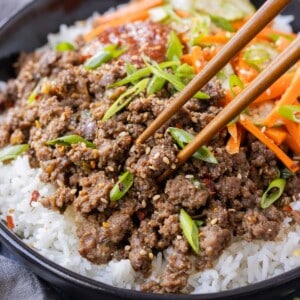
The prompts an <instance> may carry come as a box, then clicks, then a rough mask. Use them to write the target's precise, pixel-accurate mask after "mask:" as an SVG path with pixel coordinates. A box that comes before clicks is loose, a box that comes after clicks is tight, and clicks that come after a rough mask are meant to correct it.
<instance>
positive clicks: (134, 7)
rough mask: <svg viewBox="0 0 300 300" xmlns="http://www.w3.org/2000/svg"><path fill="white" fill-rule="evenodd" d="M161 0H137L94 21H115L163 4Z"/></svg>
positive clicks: (99, 23) (101, 22) (100, 22)
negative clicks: (137, 0)
mask: <svg viewBox="0 0 300 300" xmlns="http://www.w3.org/2000/svg"><path fill="white" fill-rule="evenodd" d="M163 4H164V1H163V0H151V1H149V0H142V1H139V2H134V3H131V4H128V5H126V6H124V7H122V8H120V9H118V10H116V11H114V12H112V13H110V14H106V15H103V16H101V17H99V18H97V20H96V21H95V24H96V25H101V24H104V23H110V22H112V21H116V20H117V19H124V17H127V18H128V17H130V16H134V15H136V14H139V13H140V12H142V11H147V10H149V9H150V8H153V7H156V6H160V5H163Z"/></svg>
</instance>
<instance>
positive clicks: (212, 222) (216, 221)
mask: <svg viewBox="0 0 300 300" xmlns="http://www.w3.org/2000/svg"><path fill="white" fill-rule="evenodd" d="M217 223H218V218H215V219H212V220H211V221H210V224H211V225H215V224H217Z"/></svg>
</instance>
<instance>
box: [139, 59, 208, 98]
mask: <svg viewBox="0 0 300 300" xmlns="http://www.w3.org/2000/svg"><path fill="white" fill-rule="evenodd" d="M147 60H148V59H147V58H146V59H144V61H145V63H146V65H147V67H149V68H150V70H151V72H152V73H153V74H154V75H156V76H158V77H161V78H163V79H165V80H166V81H168V82H170V83H171V84H172V85H173V86H174V88H175V89H176V90H177V91H179V92H180V91H182V90H183V89H184V88H185V84H184V83H183V82H181V81H180V80H179V79H178V78H177V77H176V76H175V75H173V74H171V73H168V72H165V71H164V70H163V69H162V68H161V67H160V66H159V65H158V63H156V62H154V61H152V62H151V64H150V63H149V62H147ZM195 97H196V98H198V99H209V98H210V97H209V95H207V94H205V93H203V92H197V93H196V94H195Z"/></svg>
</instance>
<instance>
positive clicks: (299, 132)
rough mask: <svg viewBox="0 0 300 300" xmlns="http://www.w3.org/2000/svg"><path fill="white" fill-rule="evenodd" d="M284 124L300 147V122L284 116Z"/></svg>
mask: <svg viewBox="0 0 300 300" xmlns="http://www.w3.org/2000/svg"><path fill="white" fill-rule="evenodd" d="M282 120H283V122H284V125H285V127H286V130H287V131H288V133H289V135H290V136H291V137H292V138H293V140H294V144H295V145H296V147H297V148H300V124H299V123H296V122H293V121H290V120H288V119H285V118H283V119H282Z"/></svg>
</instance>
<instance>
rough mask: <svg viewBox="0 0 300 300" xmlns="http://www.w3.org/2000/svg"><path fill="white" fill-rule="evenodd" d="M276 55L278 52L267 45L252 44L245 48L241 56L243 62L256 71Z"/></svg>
mask: <svg viewBox="0 0 300 300" xmlns="http://www.w3.org/2000/svg"><path fill="white" fill-rule="evenodd" d="M277 55H278V52H277V50H276V49H275V48H273V47H272V46H271V45H270V44H269V43H263V42H261V43H254V44H252V45H250V46H249V47H247V48H246V50H245V51H244V54H243V58H244V60H245V61H246V62H247V63H248V64H249V65H251V66H253V67H254V68H256V69H257V70H258V71H261V70H262V69H263V68H264V67H266V65H267V64H268V63H269V62H270V61H271V60H273V59H274V58H275V57H276V56H277Z"/></svg>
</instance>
